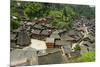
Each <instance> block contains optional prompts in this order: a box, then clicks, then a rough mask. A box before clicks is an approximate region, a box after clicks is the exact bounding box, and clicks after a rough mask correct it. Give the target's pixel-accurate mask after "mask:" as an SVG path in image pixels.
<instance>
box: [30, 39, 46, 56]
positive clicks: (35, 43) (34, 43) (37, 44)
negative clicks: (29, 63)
mask: <svg viewBox="0 0 100 67" xmlns="http://www.w3.org/2000/svg"><path fill="white" fill-rule="evenodd" d="M30 47H31V48H34V49H36V51H37V54H38V55H40V54H45V53H46V49H47V46H46V43H45V41H41V40H37V39H31V44H30Z"/></svg>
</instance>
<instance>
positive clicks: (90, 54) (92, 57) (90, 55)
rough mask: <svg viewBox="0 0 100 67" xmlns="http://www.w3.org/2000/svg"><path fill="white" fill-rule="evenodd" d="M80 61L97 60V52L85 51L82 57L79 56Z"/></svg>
mask: <svg viewBox="0 0 100 67" xmlns="http://www.w3.org/2000/svg"><path fill="white" fill-rule="evenodd" d="M78 61H79V62H93V61H95V52H93V51H90V52H86V53H84V54H83V55H82V56H81V57H80V58H78Z"/></svg>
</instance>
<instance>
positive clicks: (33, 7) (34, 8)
mask: <svg viewBox="0 0 100 67" xmlns="http://www.w3.org/2000/svg"><path fill="white" fill-rule="evenodd" d="M42 8H43V5H42V4H40V3H30V4H28V5H27V7H26V8H25V10H24V15H25V16H26V17H27V18H29V19H33V18H35V17H39V16H40V15H41V9H42Z"/></svg>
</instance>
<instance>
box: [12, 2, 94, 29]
mask: <svg viewBox="0 0 100 67" xmlns="http://www.w3.org/2000/svg"><path fill="white" fill-rule="evenodd" d="M94 12H95V9H94V8H90V7H89V6H85V5H84V6H81V5H79V6H78V5H66V4H54V3H39V2H38V3H37V2H25V1H11V16H16V17H17V18H18V20H17V21H18V23H19V22H20V21H22V20H23V19H26V20H27V19H28V20H30V21H32V20H33V19H34V18H36V17H37V18H41V17H47V16H52V17H54V20H53V21H51V24H52V25H53V26H55V27H56V28H60V29H63V28H66V29H68V30H70V29H71V27H72V22H73V21H74V18H75V17H76V16H77V15H79V16H86V17H88V18H90V17H94V15H95V13H94ZM11 20H12V18H11ZM17 21H16V20H13V22H14V23H12V22H11V24H12V25H13V24H14V25H15V26H17V25H16V24H17ZM15 26H14V27H12V28H16V27H15Z"/></svg>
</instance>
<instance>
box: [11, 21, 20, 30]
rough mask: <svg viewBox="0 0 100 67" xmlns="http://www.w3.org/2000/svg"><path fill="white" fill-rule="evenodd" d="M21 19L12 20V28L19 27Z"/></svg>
mask: <svg viewBox="0 0 100 67" xmlns="http://www.w3.org/2000/svg"><path fill="white" fill-rule="evenodd" d="M19 22H20V21H18V20H11V30H12V29H17V28H18V27H19V26H20V23H19Z"/></svg>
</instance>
